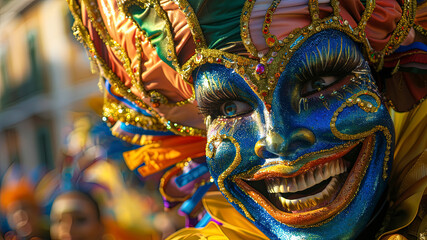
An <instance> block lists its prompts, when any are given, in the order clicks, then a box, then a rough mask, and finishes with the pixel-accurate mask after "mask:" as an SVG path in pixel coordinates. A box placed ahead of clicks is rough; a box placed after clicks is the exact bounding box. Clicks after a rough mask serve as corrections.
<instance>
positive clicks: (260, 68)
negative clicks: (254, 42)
mask: <svg viewBox="0 0 427 240" xmlns="http://www.w3.org/2000/svg"><path fill="white" fill-rule="evenodd" d="M255 71H256V73H257V74H263V73H264V71H265V67H264V65H263V64H261V63H260V64H258V65H256V68H255Z"/></svg>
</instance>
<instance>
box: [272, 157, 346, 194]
mask: <svg viewBox="0 0 427 240" xmlns="http://www.w3.org/2000/svg"><path fill="white" fill-rule="evenodd" d="M346 171H347V165H346V164H345V163H344V161H343V160H342V159H341V158H340V159H337V160H335V161H333V162H328V163H325V164H323V165H319V166H317V167H316V168H315V169H311V170H309V171H307V172H305V173H303V174H300V175H298V176H296V177H292V178H270V179H265V184H266V185H267V191H268V192H269V193H292V192H298V191H303V190H305V189H307V188H310V187H313V186H314V185H316V184H319V183H321V182H322V181H324V180H327V179H328V178H330V177H334V176H337V175H339V174H341V173H344V172H346Z"/></svg>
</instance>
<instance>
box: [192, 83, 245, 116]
mask: <svg viewBox="0 0 427 240" xmlns="http://www.w3.org/2000/svg"><path fill="white" fill-rule="evenodd" d="M205 77H206V78H207V79H208V81H207V86H206V87H204V88H201V89H200V90H199V91H197V92H196V99H197V102H198V105H199V106H198V108H199V111H200V113H201V114H203V115H204V116H211V117H216V116H218V115H219V112H220V107H221V105H222V104H223V103H225V102H227V101H231V100H236V99H239V96H238V95H237V94H236V93H235V92H234V91H233V90H232V89H233V87H232V86H231V84H230V83H229V82H227V83H222V82H219V83H218V82H217V81H215V80H213V79H212V77H210V78H209V77H208V76H206V75H205Z"/></svg>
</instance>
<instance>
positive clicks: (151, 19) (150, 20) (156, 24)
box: [128, 5, 175, 69]
mask: <svg viewBox="0 0 427 240" xmlns="http://www.w3.org/2000/svg"><path fill="white" fill-rule="evenodd" d="M128 10H129V13H130V14H131V15H132V18H133V19H134V20H135V22H136V23H137V24H138V25H139V27H140V29H141V30H144V31H145V32H146V33H147V37H149V38H151V44H152V45H153V46H155V48H156V52H157V54H158V55H159V57H160V59H162V60H163V61H164V62H165V63H167V64H168V65H169V66H170V67H172V68H173V69H175V68H174V66H173V65H172V61H169V60H168V59H167V51H168V41H167V40H166V37H167V31H166V29H167V28H168V26H167V25H166V22H165V20H163V19H162V18H161V17H160V16H159V15H157V12H156V10H155V9H154V8H151V7H149V8H145V9H143V8H141V7H140V6H137V5H132V6H130V7H129V9H128Z"/></svg>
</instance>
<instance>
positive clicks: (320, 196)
mask: <svg viewBox="0 0 427 240" xmlns="http://www.w3.org/2000/svg"><path fill="white" fill-rule="evenodd" d="M344 161H345V160H343V159H337V160H334V161H332V162H328V163H325V164H322V165H320V166H318V167H316V168H315V169H310V170H308V171H307V172H304V173H303V174H300V175H298V176H295V177H292V178H267V179H265V180H264V181H265V182H264V183H265V186H266V188H267V191H268V193H269V194H268V196H267V198H268V199H269V201H270V202H271V203H273V204H274V206H275V207H277V208H278V209H280V210H282V211H285V212H298V211H307V210H310V209H314V208H319V207H321V206H322V205H325V204H327V203H328V202H330V200H331V199H333V198H334V197H335V196H336V193H337V192H338V190H339V189H340V188H341V186H342V183H343V181H345V178H346V175H348V172H347V170H348V167H347V165H349V163H348V162H344ZM247 183H248V184H249V185H250V186H252V187H254V188H255V189H257V188H256V185H252V184H251V183H250V182H249V181H248V182H247Z"/></svg>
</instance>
